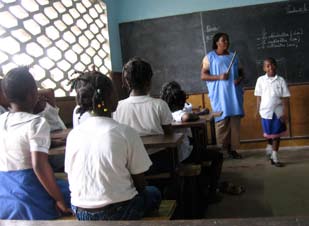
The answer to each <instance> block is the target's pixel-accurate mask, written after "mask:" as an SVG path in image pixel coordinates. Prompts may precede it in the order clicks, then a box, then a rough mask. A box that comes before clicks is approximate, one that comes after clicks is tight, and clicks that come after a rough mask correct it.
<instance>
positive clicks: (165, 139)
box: [49, 131, 183, 155]
mask: <svg viewBox="0 0 309 226" xmlns="http://www.w3.org/2000/svg"><path fill="white" fill-rule="evenodd" d="M65 134H66V135H67V134H68V132H67V131H64V132H63V133H60V131H59V133H58V134H54V135H53V138H64V136H65ZM182 138H183V134H182V133H172V134H166V135H151V136H144V137H141V139H142V141H143V144H144V146H145V148H146V149H148V148H176V147H177V144H179V143H180V142H181V141H182ZM64 152H65V146H64V145H62V146H59V147H53V148H51V149H50V150H49V154H50V155H59V154H64Z"/></svg>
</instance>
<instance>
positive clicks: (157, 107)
mask: <svg viewBox="0 0 309 226" xmlns="http://www.w3.org/2000/svg"><path fill="white" fill-rule="evenodd" d="M152 75H153V73H152V68H151V65H150V64H149V63H148V62H146V61H144V60H142V59H140V58H137V57H135V58H132V59H131V60H129V61H128V62H127V63H126V64H125V65H124V67H123V73H122V76H123V82H124V85H125V86H126V87H127V88H128V89H129V90H130V96H129V97H128V98H126V99H124V100H121V101H119V103H118V107H117V110H116V111H115V112H114V114H113V118H114V119H115V120H116V121H118V122H120V123H123V124H126V125H128V126H131V127H132V128H133V129H135V130H136V131H137V132H138V134H139V135H140V136H147V135H157V134H168V133H171V132H172V130H171V123H172V121H173V116H172V113H171V111H170V109H169V107H168V105H167V103H166V102H165V101H163V100H161V99H159V98H153V97H151V96H149V92H150V88H151V79H152ZM148 151H149V150H148ZM151 152H152V153H155V154H151V155H150V157H151V160H152V162H153V163H154V164H153V166H152V168H151V172H150V173H160V172H165V171H170V170H171V167H172V165H171V162H172V161H171V159H170V157H171V156H170V153H167V152H166V151H158V150H151Z"/></svg>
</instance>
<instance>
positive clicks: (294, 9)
mask: <svg viewBox="0 0 309 226" xmlns="http://www.w3.org/2000/svg"><path fill="white" fill-rule="evenodd" d="M303 13H309V10H308V9H307V5H306V3H304V4H303V5H301V6H295V5H292V4H288V5H287V7H286V14H303Z"/></svg>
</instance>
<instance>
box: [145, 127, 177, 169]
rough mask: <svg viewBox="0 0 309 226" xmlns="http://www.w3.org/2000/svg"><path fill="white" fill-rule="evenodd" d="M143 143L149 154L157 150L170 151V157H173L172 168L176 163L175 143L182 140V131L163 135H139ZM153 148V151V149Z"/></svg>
mask: <svg viewBox="0 0 309 226" xmlns="http://www.w3.org/2000/svg"><path fill="white" fill-rule="evenodd" d="M141 138H142V141H143V144H144V146H145V148H146V150H147V152H148V154H149V155H151V154H154V153H156V152H158V151H162V150H165V151H166V150H167V151H171V157H172V159H173V162H172V164H173V168H174V169H175V168H176V167H177V165H178V151H177V145H178V144H180V143H181V142H182V139H183V133H172V134H164V135H151V136H144V137H141ZM153 149H155V151H153Z"/></svg>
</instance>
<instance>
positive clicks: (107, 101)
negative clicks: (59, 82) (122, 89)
mask: <svg viewBox="0 0 309 226" xmlns="http://www.w3.org/2000/svg"><path fill="white" fill-rule="evenodd" d="M71 83H72V86H71V90H73V89H75V91H76V94H77V95H76V102H77V104H78V105H79V106H80V108H79V109H78V111H77V113H80V114H81V115H82V114H83V113H84V112H86V111H91V112H93V113H94V114H96V115H99V116H110V115H111V113H112V112H114V111H115V110H116V108H117V104H118V102H117V96H116V92H115V90H114V86H113V83H112V81H111V80H110V78H108V77H107V76H106V75H104V74H102V73H100V72H98V71H90V72H85V73H82V74H81V75H80V76H79V77H77V78H76V79H73V80H72V81H71Z"/></svg>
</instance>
